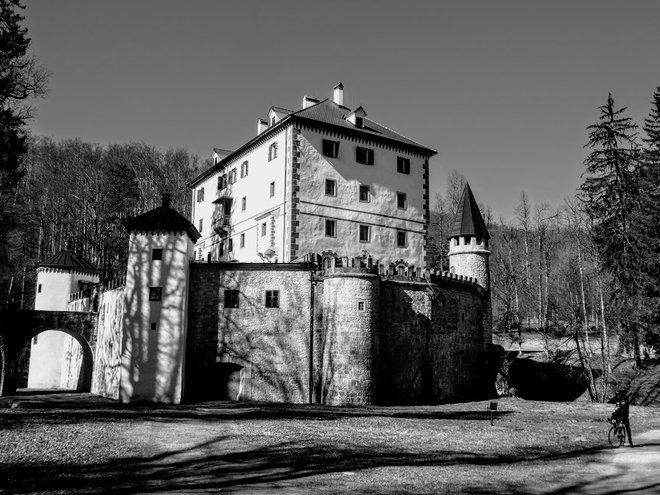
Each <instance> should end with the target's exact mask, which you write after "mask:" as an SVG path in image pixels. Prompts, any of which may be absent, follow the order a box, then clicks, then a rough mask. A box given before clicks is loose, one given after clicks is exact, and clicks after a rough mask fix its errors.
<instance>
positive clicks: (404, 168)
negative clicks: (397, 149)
mask: <svg viewBox="0 0 660 495" xmlns="http://www.w3.org/2000/svg"><path fill="white" fill-rule="evenodd" d="M396 171H397V172H399V173H400V174H408V175H410V158H404V157H402V156H397V157H396Z"/></svg>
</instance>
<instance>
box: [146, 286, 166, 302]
mask: <svg viewBox="0 0 660 495" xmlns="http://www.w3.org/2000/svg"><path fill="white" fill-rule="evenodd" d="M162 299H163V288H162V287H149V300H150V301H161V300H162Z"/></svg>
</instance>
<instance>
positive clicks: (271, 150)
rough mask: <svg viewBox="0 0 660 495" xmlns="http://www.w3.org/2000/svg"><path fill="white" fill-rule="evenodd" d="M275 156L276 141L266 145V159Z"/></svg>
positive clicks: (271, 158)
mask: <svg viewBox="0 0 660 495" xmlns="http://www.w3.org/2000/svg"><path fill="white" fill-rule="evenodd" d="M275 158H277V143H273V144H271V145H270V146H269V147H268V161H271V160H275Z"/></svg>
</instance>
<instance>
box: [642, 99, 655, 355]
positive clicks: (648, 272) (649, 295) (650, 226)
mask: <svg viewBox="0 0 660 495" xmlns="http://www.w3.org/2000/svg"><path fill="white" fill-rule="evenodd" d="M643 130H644V133H645V137H643V138H642V141H644V151H643V155H642V156H643V160H642V174H641V176H640V185H639V187H640V211H639V214H638V216H637V225H636V227H637V229H638V231H639V232H640V239H642V240H643V243H644V249H643V250H641V252H640V271H641V274H640V275H641V280H642V282H643V286H644V289H643V294H644V298H645V300H644V305H643V307H644V308H646V309H647V311H648V314H647V315H646V316H647V323H648V325H647V328H646V332H645V341H646V343H647V344H649V345H652V346H655V347H656V348H660V87H657V88H656V90H655V92H654V94H653V100H652V101H651V111H650V113H649V116H648V117H647V118H646V119H644V126H643Z"/></svg>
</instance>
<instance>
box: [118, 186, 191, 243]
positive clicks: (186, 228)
mask: <svg viewBox="0 0 660 495" xmlns="http://www.w3.org/2000/svg"><path fill="white" fill-rule="evenodd" d="M124 226H125V227H126V228H127V229H128V230H129V231H135V230H139V231H144V232H149V231H161V232H181V231H183V232H185V233H186V234H188V237H190V239H192V241H193V242H197V240H198V239H199V238H200V237H201V236H202V235H201V234H200V233H199V231H198V230H197V229H196V228H195V226H194V225H193V224H192V223H190V221H189V220H188V219H187V218H186V217H184V216H183V215H181V214H180V213H179V212H178V211H176V210H174V209H172V208H170V195H169V194H167V193H165V194H163V204H162V206H159V207H158V208H155V209H153V210H151V211H148V212H146V213H143V214H142V215H138V216H137V217H134V218H131V219H129V220H126V221H125V222H124Z"/></svg>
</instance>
